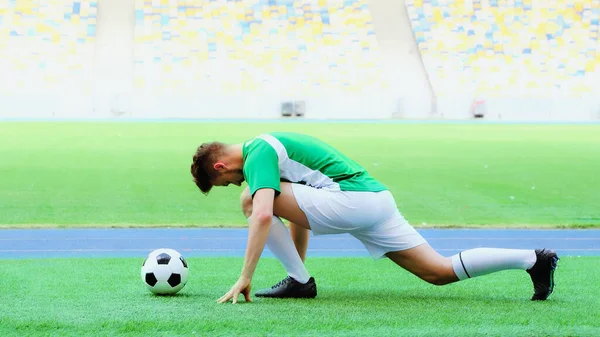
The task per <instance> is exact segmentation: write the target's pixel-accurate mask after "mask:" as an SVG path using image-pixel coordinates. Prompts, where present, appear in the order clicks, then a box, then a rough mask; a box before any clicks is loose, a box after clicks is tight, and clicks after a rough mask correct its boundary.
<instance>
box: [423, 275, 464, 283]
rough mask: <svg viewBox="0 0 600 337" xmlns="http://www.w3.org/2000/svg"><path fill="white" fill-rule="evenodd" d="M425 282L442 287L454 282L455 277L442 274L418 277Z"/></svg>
mask: <svg viewBox="0 0 600 337" xmlns="http://www.w3.org/2000/svg"><path fill="white" fill-rule="evenodd" d="M420 277H421V279H422V280H423V281H425V282H428V283H431V284H433V285H436V286H443V285H446V284H449V283H453V282H455V281H456V277H455V276H453V275H444V274H427V275H423V276H420Z"/></svg>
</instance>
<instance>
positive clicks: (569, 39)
mask: <svg viewBox="0 0 600 337" xmlns="http://www.w3.org/2000/svg"><path fill="white" fill-rule="evenodd" d="M599 18H600V0H457V1H449V0H186V1H184V0H0V78H1V81H0V102H1V104H0V118H2V119H28V118H36V119H46V118H50V119H52V118H77V119H88V118H91V119H98V118H100V119H104V118H135V119H146V118H152V119H155V118H161V119H162V118H177V119H215V118H218V119H277V118H304V119H392V118H397V119H436V120H439V119H459V120H464V119H473V118H481V119H488V120H503V121H509V120H510V121H512V120H517V121H522V120H534V121H593V120H599V119H600V42H599V41H598V37H599V26H600V23H599Z"/></svg>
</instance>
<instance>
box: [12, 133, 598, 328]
mask: <svg viewBox="0 0 600 337" xmlns="http://www.w3.org/2000/svg"><path fill="white" fill-rule="evenodd" d="M267 131H296V132H304V133H308V134H312V135H315V136H317V137H319V138H321V139H323V140H325V141H327V142H329V143H331V144H332V145H334V146H336V147H337V148H339V149H340V150H342V151H343V152H345V153H346V154H347V155H349V156H350V157H351V158H353V159H355V160H356V161H357V162H359V163H360V164H362V165H363V166H365V167H366V168H367V170H368V171H369V172H370V173H371V174H373V175H374V176H375V177H376V178H378V179H380V180H381V181H382V182H384V183H385V184H386V185H387V186H388V187H389V188H390V190H391V191H392V193H393V194H394V196H395V197H396V201H397V203H398V207H399V209H400V210H401V211H402V213H403V214H404V215H405V216H406V218H407V219H408V220H409V221H410V222H411V223H412V224H414V225H415V226H417V227H421V226H461V227H469V226H505V227H517V226H519V227H520V226H533V227H538V226H544V227H586V228H587V227H599V226H600V217H598V211H597V210H598V202H597V200H598V190H599V188H600V180H599V179H598V178H597V175H598V172H600V125H500V124H499V125H493V124H490V125H473V124H383V123H382V124H379V123H371V124H344V123H326V124H325V123H322V124H320V123H285V124H278V123H249V124H243V123H133V122H132V123H74V122H70V123H62V122H55V123H29V122H27V123H23V122H3V123H0V156H1V159H0V227H4V228H8V227H17V228H19V227H32V226H34V227H46V226H50V227H54V226H58V227H73V226H76V227H81V226H87V227H118V226H165V225H169V226H245V225H246V223H245V220H244V218H243V216H242V214H241V212H240V209H239V205H238V196H239V193H240V192H241V188H236V187H230V188H222V189H218V188H217V189H215V190H214V191H212V192H211V194H210V196H208V197H205V196H203V195H202V194H201V193H200V192H199V191H198V190H197V188H196V187H195V186H194V184H193V183H192V182H191V177H190V173H189V165H190V162H191V156H192V154H193V152H194V150H195V148H196V147H197V146H198V145H199V144H200V143H201V142H204V141H211V140H222V141H225V142H241V141H244V140H246V139H248V138H251V137H253V136H255V135H257V134H259V133H261V132H267ZM0 235H1V231H0ZM142 260H143V257H140V259H131V258H112V259H108V258H107V259H103V258H96V259H41V260H20V259H15V260H8V259H4V260H2V259H0V289H2V291H0V303H2V304H4V309H3V310H2V312H1V313H0V336H84V335H85V336H116V335H119V336H140V335H150V336H229V335H239V336H269V335H270V336H323V335H326V336H388V335H389V336H399V335H406V336H536V337H537V336H596V335H597V333H598V331H600V323H599V322H600V310H598V309H597V308H598V306H597V299H598V298H599V297H600V296H599V295H600V288H599V287H598V285H597V282H596V280H597V279H598V278H599V276H600V275H599V270H600V258H598V257H585V258H583V257H582V258H577V257H563V258H562V259H561V261H560V262H559V269H558V271H557V274H556V275H557V276H556V283H557V286H556V289H555V293H554V294H553V295H552V296H551V297H550V300H549V301H546V302H542V303H538V302H531V301H529V297H530V296H531V294H532V286H531V282H530V281H529V276H528V275H527V274H526V273H525V272H523V271H505V272H501V273H497V274H493V275H489V276H485V277H480V278H476V279H472V280H467V281H464V282H459V283H456V284H452V285H448V286H443V287H436V286H432V285H429V284H426V283H425V282H423V281H420V280H418V279H417V278H416V277H414V276H412V275H411V274H409V273H407V272H406V271H403V270H401V269H400V268H399V267H396V266H395V265H393V264H392V263H391V262H390V261H387V260H382V261H377V262H373V261H372V260H371V259H368V258H311V257H309V258H308V260H307V264H308V267H309V270H311V272H312V273H313V274H314V275H315V276H316V277H317V282H318V287H319V296H318V297H317V298H316V299H315V300H266V299H258V298H254V303H252V304H245V303H241V304H238V305H235V306H233V305H231V304H227V305H219V304H217V303H215V301H216V299H217V298H218V297H220V296H221V295H222V294H224V293H225V292H226V291H227V290H228V289H229V287H230V286H231V285H232V284H233V283H234V282H235V280H236V279H237V276H238V273H239V271H240V268H241V264H242V259H240V258H188V262H189V264H190V272H191V276H190V280H189V283H188V285H186V287H185V288H184V289H183V290H182V291H181V293H180V294H179V295H178V296H174V297H169V298H163V297H155V296H153V295H151V294H150V293H149V292H148V291H147V290H146V289H145V288H144V286H143V284H142V281H141V280H140V278H139V270H140V267H141V263H142ZM357 271H360V272H357ZM283 274H284V273H283V270H282V268H281V267H280V265H279V264H278V262H277V261H276V260H274V259H262V260H261V261H260V263H259V266H258V269H257V272H256V275H255V278H254V280H253V287H254V290H256V289H259V288H262V287H267V286H270V285H272V284H273V283H275V282H277V281H279V279H280V278H281V277H282V276H283Z"/></svg>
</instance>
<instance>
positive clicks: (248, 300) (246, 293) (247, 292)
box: [244, 291, 252, 302]
mask: <svg viewBox="0 0 600 337" xmlns="http://www.w3.org/2000/svg"><path fill="white" fill-rule="evenodd" d="M244 297H245V298H246V302H252V299H251V298H250V291H244Z"/></svg>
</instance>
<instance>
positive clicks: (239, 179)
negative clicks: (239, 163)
mask: <svg viewBox="0 0 600 337" xmlns="http://www.w3.org/2000/svg"><path fill="white" fill-rule="evenodd" d="M243 182H244V171H242V170H241V169H234V170H223V171H220V172H219V175H218V176H217V177H216V178H214V179H213V181H212V184H213V186H228V185H229V184H234V185H236V186H241V185H242V183H243Z"/></svg>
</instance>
